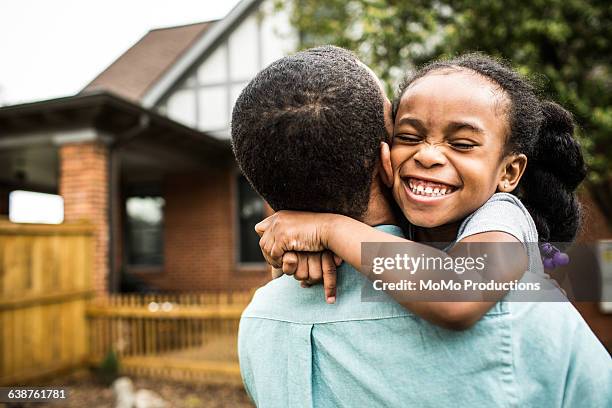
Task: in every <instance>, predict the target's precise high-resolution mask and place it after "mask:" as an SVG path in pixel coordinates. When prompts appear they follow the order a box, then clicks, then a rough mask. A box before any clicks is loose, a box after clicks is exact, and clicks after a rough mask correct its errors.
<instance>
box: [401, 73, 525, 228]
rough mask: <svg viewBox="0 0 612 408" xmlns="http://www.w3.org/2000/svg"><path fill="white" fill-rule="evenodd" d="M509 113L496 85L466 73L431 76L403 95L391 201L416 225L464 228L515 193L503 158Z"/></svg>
mask: <svg viewBox="0 0 612 408" xmlns="http://www.w3.org/2000/svg"><path fill="white" fill-rule="evenodd" d="M507 106H508V100H507V97H506V96H505V94H504V93H503V91H502V90H500V89H499V88H498V87H496V86H495V84H494V83H492V82H490V81H489V80H487V79H486V78H484V77H482V76H481V75H478V74H475V73H473V72H472V71H468V70H461V69H457V70H440V71H434V72H431V73H429V74H427V75H426V76H424V77H422V78H420V79H418V80H417V81H415V82H414V83H413V84H412V85H410V87H409V88H408V89H407V90H406V91H405V92H404V94H403V96H402V98H401V100H400V104H399V108H398V112H397V116H396V117H395V124H394V131H393V142H392V147H391V155H390V157H391V169H392V172H393V179H392V180H393V187H392V188H393V195H394V197H395V200H396V201H397V203H398V204H399V206H400V207H401V208H402V211H403V213H404V215H405V216H406V218H407V219H408V220H409V221H410V222H411V223H412V224H414V225H417V226H420V227H425V228H432V227H437V226H441V225H445V224H450V223H453V222H458V221H460V220H462V219H463V218H465V217H466V216H467V215H468V214H470V213H472V212H474V211H475V210H476V209H478V208H479V207H481V206H482V205H483V204H484V203H485V202H486V201H487V200H488V199H489V198H490V197H491V196H492V195H493V194H494V193H495V191H496V190H497V189H498V188H499V189H500V190H501V191H511V190H512V189H513V188H514V186H515V185H516V183H517V182H518V180H516V182H515V181H514V180H513V179H512V175H511V174H507V171H506V170H507V161H506V160H504V158H503V153H502V152H503V147H504V143H505V140H506V135H507V134H508V120H507V116H506V108H507ZM521 173H522V171H521ZM519 178H520V175H519ZM508 180H510V182H511V183H512V184H511V185H508V184H507V181H508Z"/></svg>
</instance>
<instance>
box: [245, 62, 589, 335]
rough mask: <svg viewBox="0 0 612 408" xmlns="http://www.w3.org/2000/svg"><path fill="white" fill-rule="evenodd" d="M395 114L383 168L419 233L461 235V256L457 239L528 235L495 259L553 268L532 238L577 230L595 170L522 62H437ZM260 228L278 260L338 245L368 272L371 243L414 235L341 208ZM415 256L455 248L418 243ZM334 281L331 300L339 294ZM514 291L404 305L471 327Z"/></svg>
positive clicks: (423, 236)
mask: <svg viewBox="0 0 612 408" xmlns="http://www.w3.org/2000/svg"><path fill="white" fill-rule="evenodd" d="M393 113H394V120H395V124H394V135H393V140H392V147H391V149H389V147H388V145H386V144H384V143H383V145H382V147H381V165H382V168H383V170H384V171H383V176H384V179H385V183H386V184H387V186H388V187H389V188H390V189H391V190H392V193H393V196H394V198H395V201H396V202H397V204H398V206H399V207H400V208H401V210H402V212H403V214H404V216H405V217H406V219H407V220H408V221H409V223H410V227H409V228H408V231H407V236H408V239H409V240H410V241H415V242H451V243H452V244H451V245H450V249H449V250H448V254H449V255H451V256H456V255H457V253H453V251H454V250H455V248H458V246H456V245H455V244H456V243H474V242H476V243H498V242H508V243H513V242H514V243H518V242H521V243H523V244H525V245H524V246H522V245H519V248H520V249H519V250H518V251H505V250H504V251H497V252H496V253H495V254H494V256H490V258H493V260H492V262H493V265H489V266H490V267H491V268H493V269H495V270H500V271H502V272H501V273H500V276H498V277H497V279H499V280H503V281H512V280H518V279H521V277H522V275H523V273H524V271H525V270H526V269H529V271H530V272H533V273H536V274H537V273H538V271H540V270H541V269H542V260H541V258H540V255H539V253H538V251H534V250H533V246H530V245H527V244H529V243H537V242H552V241H554V242H568V241H571V240H573V239H574V237H575V235H576V232H577V229H578V226H579V221H580V207H579V203H578V202H577V200H576V197H575V190H576V188H577V186H578V185H579V184H580V182H581V181H582V180H583V179H584V177H585V175H586V169H585V165H584V160H583V157H582V154H581V151H580V147H579V145H578V143H577V141H576V140H575V139H574V138H573V132H574V124H573V121H572V117H571V115H570V114H569V113H568V112H567V111H566V110H564V109H563V108H561V107H560V106H559V105H557V104H555V103H553V102H548V101H541V100H539V98H538V97H537V96H536V94H535V91H534V88H533V87H532V86H531V85H530V84H529V83H528V82H527V81H526V80H524V79H523V78H522V77H520V76H519V74H518V73H516V72H515V71H513V70H512V69H511V68H509V67H508V66H506V65H504V64H502V63H500V62H498V61H496V60H494V59H492V58H489V57H485V56H482V55H478V54H468V55H464V56H461V57H458V58H455V59H452V60H449V61H442V62H434V63H432V64H430V65H427V66H425V67H424V68H422V69H421V70H419V71H418V72H417V73H416V74H415V75H413V76H412V77H410V78H408V79H407V80H406V81H405V82H404V84H403V85H402V86H401V87H400V92H399V95H398V97H397V98H396V102H395V103H394V112H393ZM256 229H257V231H258V233H260V235H262V238H261V242H260V245H261V248H262V252H263V253H264V256H265V257H266V259H267V260H268V262H269V263H270V264H271V265H272V266H274V267H277V268H281V267H282V268H283V270H284V271H285V272H286V273H289V274H291V273H293V272H295V271H296V269H297V270H305V269H304V268H303V267H300V266H299V265H297V267H296V265H295V264H290V263H289V262H287V260H286V262H285V263H284V264H283V255H284V254H285V253H286V252H289V251H322V250H326V249H329V250H330V251H332V252H333V253H335V254H336V255H337V256H339V257H340V258H342V259H343V260H345V261H346V262H348V263H349V264H351V265H352V266H354V267H355V268H356V269H358V270H360V271H361V272H362V273H368V272H369V271H368V270H369V268H368V267H366V266H364V265H361V244H362V242H409V241H407V240H405V239H403V238H399V237H395V236H391V235H389V234H386V233H384V232H382V231H379V230H376V229H374V228H372V227H370V226H368V225H365V224H363V223H361V222H359V221H357V220H354V219H352V218H349V217H345V216H341V215H336V214H321V213H305V212H292V211H280V212H278V213H276V214H274V215H272V216H271V217H269V218H267V219H266V220H264V221H262V222H261V223H260V224H259V225H258V226H257V227H256ZM488 248H489V249H490V248H491V247H490V246H489V247H488ZM498 248H499V247H498ZM513 248H516V246H514V247H513ZM481 254H482V253H481ZM408 255H410V256H413V257H418V256H421V255H425V256H431V257H436V256H438V257H440V256H446V253H444V252H442V251H440V250H438V249H435V248H433V247H429V246H425V245H415V246H414V250H413V251H412V253H410V254H408ZM471 255H472V256H474V257H476V256H478V254H474V253H472V254H471ZM562 261H564V260H563V259H562V257H558V259H557V262H562ZM548 262H549V263H550V262H551V261H548ZM306 270H307V268H306ZM418 273H419V272H417V274H418ZM298 278H300V279H302V280H306V279H307V278H308V276H307V274H306V276H305V275H304V274H300V275H299V276H298ZM384 279H387V280H391V281H393V280H394V279H395V280H397V279H399V278H398V277H394V276H392V275H391V276H390V275H389V274H385V275H384ZM328 286H330V285H329V284H328ZM331 286H332V287H328V288H327V289H326V292H327V293H326V295H327V298H328V302H333V300H334V299H335V293H334V292H333V286H334V285H333V283H332V284H331ZM504 295H505V292H499V293H498V294H497V295H496V297H495V298H493V299H488V300H489V301H487V302H482V301H469V302H414V301H400V303H402V305H403V306H404V307H406V308H408V309H409V310H411V311H412V312H414V313H415V314H417V315H419V316H421V317H423V318H425V319H427V320H429V321H431V322H433V323H435V324H438V325H441V326H444V327H450V328H466V327H470V326H471V325H472V324H474V323H475V322H477V321H478V320H479V319H480V318H481V317H482V316H483V315H484V314H485V313H486V312H487V311H488V310H489V309H490V308H491V307H492V306H493V305H495V303H496V302H497V300H499V299H501V298H502V297H503V296H504ZM392 296H393V294H392Z"/></svg>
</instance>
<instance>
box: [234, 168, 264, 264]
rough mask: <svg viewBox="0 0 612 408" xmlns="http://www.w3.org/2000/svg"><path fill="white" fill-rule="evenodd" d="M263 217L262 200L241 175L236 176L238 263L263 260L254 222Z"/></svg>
mask: <svg viewBox="0 0 612 408" xmlns="http://www.w3.org/2000/svg"><path fill="white" fill-rule="evenodd" d="M264 218H265V214H264V201H263V200H262V199H261V197H259V195H258V194H257V193H256V192H255V191H254V190H253V188H251V185H250V184H249V182H248V181H247V180H246V178H244V177H243V176H239V177H238V219H239V231H238V234H239V237H238V246H239V251H238V256H239V259H238V261H239V262H240V263H249V262H264V258H263V256H262V255H261V251H260V249H259V235H257V233H256V232H255V224H257V223H258V222H259V221H261V220H263V219H264Z"/></svg>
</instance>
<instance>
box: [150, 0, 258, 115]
mask: <svg viewBox="0 0 612 408" xmlns="http://www.w3.org/2000/svg"><path fill="white" fill-rule="evenodd" d="M261 1H262V0H242V1H241V2H240V3H238V4H237V5H236V7H234V8H233V9H232V11H230V12H229V14H228V15H227V16H225V18H223V19H222V20H220V21H218V22H216V23H214V24H213V26H212V27H211V28H210V29H208V30H207V31H206V32H205V33H204V34H203V35H202V37H200V39H199V40H198V41H197V42H196V43H195V44H194V45H193V46H192V47H191V48H190V49H188V50H187V51H186V52H185V53H184V54H183V55H182V57H181V58H179V60H178V61H177V62H176V63H175V64H174V65H172V66H171V67H170V69H169V70H168V71H167V72H166V73H165V74H164V75H163V76H162V77H161V78H160V79H159V80H158V81H157V82H156V83H155V84H154V85H153V86H152V87H151V88H150V89H149V90H148V91H147V92H146V93H145V95H144V96H143V98H142V100H141V104H142V106H144V107H145V108H151V107H153V106H154V105H155V104H156V103H157V102H158V101H159V100H160V99H161V98H162V97H163V96H164V95H165V94H166V92H168V90H170V88H172V86H173V85H174V84H176V82H177V81H178V80H179V78H180V77H181V76H182V75H183V74H184V73H185V72H186V71H187V70H188V69H189V68H191V67H192V66H193V64H194V63H195V62H196V61H197V60H198V59H199V58H200V57H201V56H202V54H203V53H204V52H205V51H206V50H207V49H208V48H210V47H211V46H212V45H213V44H214V43H215V42H216V41H217V40H219V39H220V38H221V37H222V36H223V35H224V34H225V33H226V32H227V30H229V29H230V28H231V27H232V26H233V25H234V23H236V21H238V20H239V19H241V18H243V17H244V13H246V12H247V11H248V10H249V9H250V8H251V7H252V6H253V5H255V4H258V3H260V2H261Z"/></svg>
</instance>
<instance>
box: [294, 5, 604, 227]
mask: <svg viewBox="0 0 612 408" xmlns="http://www.w3.org/2000/svg"><path fill="white" fill-rule="evenodd" d="M291 9H292V22H293V24H294V25H295V26H296V27H297V28H298V30H299V32H300V39H301V48H307V47H310V46H314V45H319V44H325V43H331V44H336V45H339V46H342V47H345V48H349V49H352V50H354V51H356V52H357V53H358V54H359V56H360V57H361V58H362V59H363V61H364V62H365V63H367V64H368V65H370V66H371V67H372V68H373V70H374V71H375V72H376V73H377V74H378V75H379V76H380V77H381V78H382V79H383V81H385V83H386V84H387V88H388V90H389V91H391V90H392V89H394V87H396V86H397V84H398V83H399V80H400V78H401V77H402V76H403V75H404V73H405V72H406V71H409V70H411V69H413V67H414V66H415V65H418V64H421V63H423V62H426V61H429V60H432V59H436V58H440V57H444V56H449V55H454V54H457V53H463V52H467V51H482V52H484V53H487V54H490V55H494V56H498V57H502V58H506V59H509V60H510V61H511V62H512V64H513V65H514V66H515V67H517V68H518V69H519V71H520V72H522V73H523V74H526V75H528V76H531V77H532V78H534V79H535V80H536V82H538V83H539V84H540V86H541V87H542V90H543V93H544V95H545V96H547V97H549V98H552V99H554V100H556V101H558V102H559V103H561V104H562V105H563V106H565V107H566V108H568V109H569V110H570V111H572V112H573V113H574V115H575V117H576V120H577V123H578V125H579V131H578V134H579V138H580V140H581V143H582V146H583V150H584V153H585V156H586V158H587V163H588V165H589V169H590V171H589V179H588V184H589V185H590V186H591V187H592V188H591V189H590V190H591V192H592V193H593V195H594V197H595V198H596V199H597V201H598V202H599V204H600V205H601V206H602V208H603V209H604V212H605V213H606V214H607V216H608V217H609V220H610V218H611V217H612V174H611V171H610V170H611V169H612V164H611V163H612V103H611V102H612V92H611V91H612V75H611V72H610V70H611V68H610V62H611V59H612V49H611V46H610V42H611V41H612V24H611V23H610V22H611V21H612V3H610V2H609V1H606V0H587V1H583V0H524V1H521V0H481V1H469V0H437V1H433V0H414V1H402V0H387V1H377V0H351V1H343V0H325V1H323V0H294V2H293V3H292V7H291ZM611 222H612V220H611Z"/></svg>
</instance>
